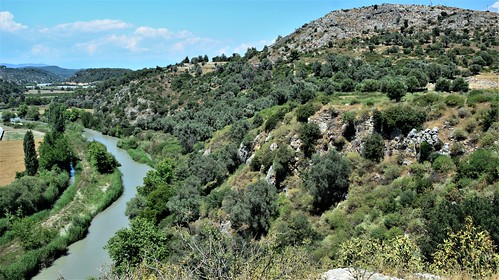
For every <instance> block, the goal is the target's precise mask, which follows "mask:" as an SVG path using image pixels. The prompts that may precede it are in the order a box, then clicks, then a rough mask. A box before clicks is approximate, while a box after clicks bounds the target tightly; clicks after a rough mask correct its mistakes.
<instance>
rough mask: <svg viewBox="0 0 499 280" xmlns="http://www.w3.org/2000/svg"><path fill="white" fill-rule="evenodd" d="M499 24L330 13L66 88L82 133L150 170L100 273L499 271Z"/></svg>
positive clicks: (483, 17)
mask: <svg viewBox="0 0 499 280" xmlns="http://www.w3.org/2000/svg"><path fill="white" fill-rule="evenodd" d="M393 13H397V15H398V16H395V17H393ZM359 14H361V15H362V16H363V17H364V18H363V19H365V25H362V26H365V27H366V26H371V27H372V28H367V27H366V28H365V29H363V28H361V27H359V24H357V23H355V21H353V20H350V21H349V20H346V19H348V18H349V19H352V18H356V17H358V15H359ZM414 14H418V15H419V16H414ZM423 18H424V20H423ZM497 19H498V15H497V14H494V13H487V12H475V11H469V10H461V9H457V8H448V7H442V6H438V7H428V6H403V5H381V6H379V7H378V6H377V5H375V6H371V7H363V8H360V9H353V10H345V11H335V12H332V13H331V14H328V15H327V16H325V17H324V18H322V19H319V20H317V21H314V22H312V23H310V24H307V25H304V26H303V27H301V28H300V29H298V30H297V32H295V33H293V34H291V35H289V36H286V37H283V38H281V39H280V40H277V42H276V43H275V44H274V45H272V46H269V47H265V48H263V50H261V51H257V50H256V49H248V50H247V52H246V53H245V54H244V55H243V56H240V55H238V54H233V55H231V56H225V55H223V56H218V57H214V58H212V62H208V61H206V59H204V57H203V56H199V57H200V58H202V59H199V60H198V59H194V60H189V59H188V58H187V59H186V60H185V61H183V62H181V63H178V64H176V65H169V66H167V67H157V68H155V69H143V70H138V71H133V72H129V73H125V74H124V75H123V76H121V77H115V78H113V79H109V80H106V81H103V82H101V83H99V84H97V85H96V87H95V88H90V89H87V90H85V91H79V92H78V96H77V98H73V99H72V100H68V102H71V104H72V105H75V106H78V107H87V108H92V109H94V115H93V116H88V115H87V116H86V117H85V119H83V120H82V121H83V124H84V125H85V126H87V127H92V128H96V129H99V130H101V131H103V132H105V133H107V134H110V135H113V136H118V137H121V138H122V140H121V143H120V146H121V147H122V148H124V149H126V150H128V151H129V153H130V154H131V155H132V156H133V157H134V158H135V159H136V160H140V161H143V162H147V163H149V164H151V165H153V166H154V167H155V170H154V171H151V172H149V173H148V175H147V176H146V178H145V179H144V183H143V186H141V187H140V188H139V189H138V195H137V196H136V197H135V198H134V199H132V200H131V201H130V202H129V203H128V207H127V212H126V214H127V215H128V216H129V217H130V218H131V219H132V222H131V227H130V228H128V229H123V230H121V231H119V232H118V233H117V234H116V235H115V236H114V237H113V238H112V239H111V240H110V241H109V242H108V245H107V248H108V250H109V252H110V255H111V257H112V259H113V260H114V261H115V269H114V271H113V272H112V273H114V276H118V275H119V276H125V275H128V274H127V273H132V274H131V275H133V276H130V277H146V276H151V275H156V276H162V277H165V278H171V279H191V278H199V279H207V278H238V277H239V278H241V279H247V278H250V276H251V277H254V275H261V277H263V278H270V279H281V278H286V277H288V278H295V277H297V278H313V277H317V275H319V274H320V273H322V272H324V271H325V270H326V269H332V268H334V267H352V268H353V269H354V270H355V271H356V273H362V270H361V269H368V270H370V271H381V272H385V273H388V274H390V275H394V276H401V277H404V276H409V275H413V274H414V273H417V272H429V273H433V274H438V275H456V274H461V275H464V276H465V277H473V278H482V277H492V276H493V275H495V276H496V277H497V273H498V270H497V267H498V265H499V255H498V247H497V246H499V222H498V221H499V219H498V217H499V186H498V184H497V182H498V180H499V169H498V166H499V155H498V151H499V150H498V148H499V143H498V141H497V139H498V138H499V121H498V110H499V94H498V87H499V83H498V81H497V77H498V66H499V61H498V59H497V58H498V52H499V47H498V43H499V42H498V40H497V36H496V35H495V34H496V33H497V27H496V24H495V23H497ZM465 20H467V22H466V21H465ZM324 22H332V23H330V24H333V23H334V25H330V26H333V27H334V28H333V29H335V30H336V29H340V30H342V32H343V33H338V32H333V30H329V29H325V28H324V26H326V24H324ZM384 23H385V24H384ZM354 27H355V28H357V29H354ZM359 28H360V29H359ZM351 30H354V31H355V32H354V31H351ZM304 34H305V35H304ZM334 34H336V36H332V35H334ZM338 34H343V35H342V36H338ZM307 38H308V39H307ZM314 42H315V43H317V42H324V43H317V44H314ZM130 256H133V257H130ZM108 276H109V277H113V275H108Z"/></svg>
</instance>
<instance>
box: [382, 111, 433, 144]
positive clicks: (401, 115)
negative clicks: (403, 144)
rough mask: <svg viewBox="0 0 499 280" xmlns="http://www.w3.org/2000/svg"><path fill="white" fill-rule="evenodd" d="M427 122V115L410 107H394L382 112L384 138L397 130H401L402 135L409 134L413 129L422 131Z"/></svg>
mask: <svg viewBox="0 0 499 280" xmlns="http://www.w3.org/2000/svg"><path fill="white" fill-rule="evenodd" d="M425 120H426V114H425V113H424V112H423V111H419V110H417V109H414V108H413V107H409V106H402V105H397V106H392V107H389V108H387V109H385V110H384V111H383V112H382V116H381V118H380V119H379V120H378V122H379V121H381V124H376V123H375V124H374V125H375V127H376V126H377V125H379V126H381V131H382V132H383V134H384V136H385V137H386V136H389V135H390V134H391V133H392V132H393V131H394V130H395V129H399V130H400V131H401V132H402V133H404V134H407V133H409V131H411V129H413V128H416V129H420V128H421V127H422V125H423V123H424V121H425Z"/></svg>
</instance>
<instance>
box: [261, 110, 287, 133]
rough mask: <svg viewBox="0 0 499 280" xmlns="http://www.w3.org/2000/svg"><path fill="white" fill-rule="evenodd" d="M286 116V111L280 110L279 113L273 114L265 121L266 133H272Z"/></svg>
mask: <svg viewBox="0 0 499 280" xmlns="http://www.w3.org/2000/svg"><path fill="white" fill-rule="evenodd" d="M285 114H286V110H283V109H279V110H278V111H277V112H275V113H274V114H272V115H271V116H270V117H269V118H268V119H267V121H265V126H264V129H265V131H271V130H272V129H274V128H275V127H276V126H277V123H278V122H279V121H281V120H282V119H283V118H284V115H285Z"/></svg>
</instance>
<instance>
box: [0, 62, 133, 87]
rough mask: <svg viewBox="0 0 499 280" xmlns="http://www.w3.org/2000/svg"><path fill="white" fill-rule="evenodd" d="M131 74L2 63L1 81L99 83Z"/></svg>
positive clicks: (114, 70)
mask: <svg viewBox="0 0 499 280" xmlns="http://www.w3.org/2000/svg"><path fill="white" fill-rule="evenodd" d="M128 72H131V70H130V69H121V68H120V69H115V68H96V69H66V68H61V67H59V66H55V65H46V64H9V63H0V79H2V80H5V81H10V82H15V83H17V84H21V85H26V84H39V83H57V82H65V81H72V82H97V81H103V80H106V79H108V78H113V77H118V76H122V75H125V74H126V73H128Z"/></svg>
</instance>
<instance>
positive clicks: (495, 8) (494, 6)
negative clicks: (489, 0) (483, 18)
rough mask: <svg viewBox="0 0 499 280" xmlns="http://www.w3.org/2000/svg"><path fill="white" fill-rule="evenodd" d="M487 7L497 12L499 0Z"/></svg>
mask: <svg viewBox="0 0 499 280" xmlns="http://www.w3.org/2000/svg"><path fill="white" fill-rule="evenodd" d="M489 8H490V9H493V10H495V11H496V12H499V1H496V2H495V3H494V4H492V5H491V6H490V7H489Z"/></svg>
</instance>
